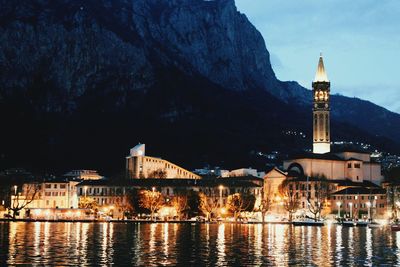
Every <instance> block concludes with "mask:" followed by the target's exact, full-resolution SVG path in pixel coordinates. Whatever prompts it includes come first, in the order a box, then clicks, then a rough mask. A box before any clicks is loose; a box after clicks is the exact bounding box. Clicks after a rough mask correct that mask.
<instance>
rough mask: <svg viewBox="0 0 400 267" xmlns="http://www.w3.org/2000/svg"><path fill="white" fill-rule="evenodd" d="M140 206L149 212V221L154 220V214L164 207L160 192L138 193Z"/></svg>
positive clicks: (147, 191)
mask: <svg viewBox="0 0 400 267" xmlns="http://www.w3.org/2000/svg"><path fill="white" fill-rule="evenodd" d="M139 202H140V206H141V207H142V208H145V209H148V210H150V214H151V220H153V219H154V213H156V212H157V211H158V210H159V209H160V208H161V207H162V206H163V205H164V197H163V195H162V194H161V193H160V192H157V191H154V190H153V191H150V190H143V191H141V192H140V199H139Z"/></svg>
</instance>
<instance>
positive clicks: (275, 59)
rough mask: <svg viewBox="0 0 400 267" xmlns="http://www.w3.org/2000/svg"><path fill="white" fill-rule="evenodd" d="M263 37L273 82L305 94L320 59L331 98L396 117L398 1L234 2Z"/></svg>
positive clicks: (399, 106) (399, 92) (399, 91)
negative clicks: (366, 103)
mask: <svg viewBox="0 0 400 267" xmlns="http://www.w3.org/2000/svg"><path fill="white" fill-rule="evenodd" d="M236 5H237V7H238V9H239V11H240V12H242V13H245V14H246V15H247V17H248V18H249V20H250V21H251V22H252V23H253V24H254V25H255V26H256V27H257V29H258V30H259V31H260V32H261V33H262V35H263V37H264V39H265V43H266V45H267V48H268V50H269V52H270V54H271V61H272V65H273V68H274V70H275V73H276V75H277V77H278V78H279V79H280V80H284V81H286V80H295V81H298V82H299V83H300V84H301V85H303V86H305V87H307V88H310V87H311V82H312V80H313V78H314V75H315V71H316V68H317V63H318V56H319V53H320V52H322V54H323V56H324V61H325V62H324V63H325V68H326V70H327V73H328V78H329V79H330V80H331V92H332V93H333V94H336V93H339V94H342V95H346V96H351V97H353V96H355V97H359V98H362V99H366V100H370V101H372V102H374V103H376V104H378V105H381V106H384V107H386V108H388V109H389V110H392V111H396V112H398V113H400V67H399V62H400V1H398V0H380V1H376V0H353V1H348V0H324V1H321V0H302V1H298V0H285V1H282V0H251V1H249V0H236Z"/></svg>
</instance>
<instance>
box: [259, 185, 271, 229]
mask: <svg viewBox="0 0 400 267" xmlns="http://www.w3.org/2000/svg"><path fill="white" fill-rule="evenodd" d="M271 187H272V186H271V183H270V182H267V184H265V185H264V188H263V189H262V190H263V192H262V200H261V203H260V206H259V207H258V210H259V211H260V212H261V217H262V218H261V219H262V222H264V221H265V214H267V212H268V211H269V210H270V209H271V205H272V189H271Z"/></svg>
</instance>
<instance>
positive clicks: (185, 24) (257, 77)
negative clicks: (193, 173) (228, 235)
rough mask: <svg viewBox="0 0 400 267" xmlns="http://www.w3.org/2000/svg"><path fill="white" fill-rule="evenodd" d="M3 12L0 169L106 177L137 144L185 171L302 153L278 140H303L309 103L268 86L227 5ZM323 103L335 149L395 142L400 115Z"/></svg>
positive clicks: (154, 2)
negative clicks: (269, 154)
mask: <svg viewBox="0 0 400 267" xmlns="http://www.w3.org/2000/svg"><path fill="white" fill-rule="evenodd" d="M0 6H1V7H2V8H1V9H0V119H1V122H2V125H3V126H4V127H2V128H3V130H2V131H1V132H2V133H1V138H0V140H1V141H0V163H1V165H2V166H0V167H10V166H15V165H23V166H26V167H29V168H39V169H43V168H49V169H50V170H65V169H69V168H89V167H90V168H103V169H104V170H106V171H109V172H115V171H117V170H120V169H122V168H123V164H124V162H123V157H124V155H125V153H127V151H128V149H129V147H130V146H133V145H135V144H136V143H137V142H147V143H148V144H149V145H148V148H149V149H150V151H149V152H150V153H152V154H156V155H160V156H164V157H166V158H169V159H171V160H173V161H177V163H180V164H184V165H186V166H188V167H195V166H197V167H199V165H201V164H203V163H211V164H219V165H223V166H227V167H228V166H233V167H238V166H242V165H246V164H252V163H254V157H252V155H253V154H252V153H253V152H254V151H268V150H271V149H282V150H289V151H290V150H295V149H300V148H302V147H304V146H309V145H310V141H311V140H310V138H309V137H307V138H298V137H293V136H287V135H286V134H283V133H284V132H285V131H286V130H293V131H298V132H300V131H301V132H304V133H306V134H308V136H309V133H310V128H311V121H310V118H311V95H310V91H309V90H306V89H304V88H302V87H300V86H299V85H298V84H297V83H295V82H281V81H279V80H277V79H276V77H275V74H274V72H273V70H272V68H271V64H270V61H269V53H268V50H267V49H266V47H265V43H264V39H263V37H262V36H261V34H260V33H259V32H258V31H257V30H256V29H255V28H254V26H253V25H252V24H251V23H250V22H249V21H248V19H247V18H246V16H245V15H243V14H241V13H239V12H238V11H237V9H236V7H235V3H234V1H233V0H216V1H203V0H135V1H133V0H86V1H84V0H57V1H52V0H20V1H6V0H0ZM310 79H311V78H310ZM332 101H333V103H332V106H333V110H332V112H333V118H334V121H333V124H334V125H335V126H336V127H335V128H334V130H333V137H334V138H337V139H346V138H347V139H359V140H364V141H368V142H370V143H374V144H376V145H378V146H383V147H387V146H389V145H390V144H391V142H392V140H394V139H396V137H397V136H398V135H399V133H400V123H399V122H400V116H399V115H398V114H395V113H391V112H389V111H387V110H385V109H383V108H380V107H378V106H376V105H374V104H372V103H369V102H366V101H362V100H358V99H351V98H346V97H342V96H334V97H333V99H332ZM390 147H391V149H397V148H398V144H396V145H392V146H390Z"/></svg>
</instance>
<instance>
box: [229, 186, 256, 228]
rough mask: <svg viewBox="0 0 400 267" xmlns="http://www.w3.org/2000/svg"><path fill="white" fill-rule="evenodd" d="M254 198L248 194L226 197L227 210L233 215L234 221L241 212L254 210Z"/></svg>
mask: <svg viewBox="0 0 400 267" xmlns="http://www.w3.org/2000/svg"><path fill="white" fill-rule="evenodd" d="M254 203H255V197H254V196H253V195H249V194H242V193H235V194H233V195H230V196H229V197H228V201H227V206H228V210H229V211H230V212H232V213H233V217H234V218H235V221H237V220H238V218H239V216H240V214H241V213H242V212H243V211H252V210H253V209H254Z"/></svg>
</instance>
